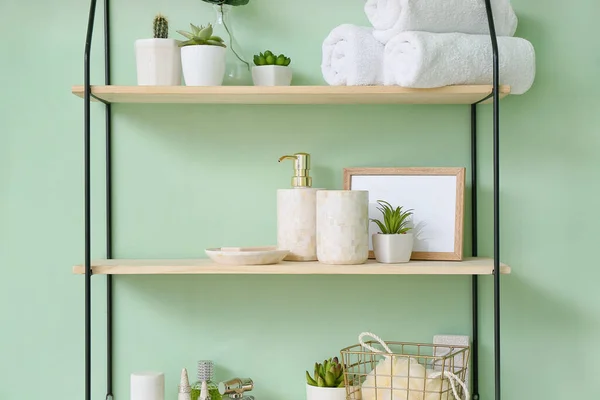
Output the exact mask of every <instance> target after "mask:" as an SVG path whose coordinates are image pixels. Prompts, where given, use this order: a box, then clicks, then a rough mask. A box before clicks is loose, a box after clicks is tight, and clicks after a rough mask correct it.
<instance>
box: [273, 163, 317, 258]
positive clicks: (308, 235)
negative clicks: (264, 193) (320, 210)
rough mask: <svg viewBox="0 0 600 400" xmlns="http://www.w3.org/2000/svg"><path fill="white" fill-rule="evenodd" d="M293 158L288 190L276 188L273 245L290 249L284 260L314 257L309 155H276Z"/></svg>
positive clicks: (314, 217) (313, 196)
mask: <svg viewBox="0 0 600 400" xmlns="http://www.w3.org/2000/svg"><path fill="white" fill-rule="evenodd" d="M288 159H289V160H294V176H293V177H292V189H279V190H277V247H278V248H280V249H286V250H290V253H289V254H288V256H287V257H286V258H285V260H286V261H316V260H317V191H318V190H319V189H313V188H312V178H311V177H310V154H307V153H296V154H294V155H290V156H283V157H281V158H279V162H281V161H283V160H288Z"/></svg>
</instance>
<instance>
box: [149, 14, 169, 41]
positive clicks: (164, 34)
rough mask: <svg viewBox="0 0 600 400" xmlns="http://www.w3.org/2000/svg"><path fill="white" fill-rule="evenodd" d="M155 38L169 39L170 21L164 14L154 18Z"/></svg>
mask: <svg viewBox="0 0 600 400" xmlns="http://www.w3.org/2000/svg"><path fill="white" fill-rule="evenodd" d="M153 25H154V38H155V39H167V38H168V37H169V21H167V18H166V17H165V16H164V15H162V14H157V15H156V17H154V22H153Z"/></svg>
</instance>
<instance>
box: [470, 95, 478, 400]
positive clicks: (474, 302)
mask: <svg viewBox="0 0 600 400" xmlns="http://www.w3.org/2000/svg"><path fill="white" fill-rule="evenodd" d="M477 235H478V229H477V104H472V105H471V249H472V255H473V257H477V255H478V243H477ZM478 284H479V282H478V277H477V275H473V277H472V278H471V307H472V310H471V315H472V317H473V321H472V325H471V326H472V332H473V333H472V336H473V337H472V346H471V347H472V355H473V365H472V367H473V373H472V376H473V400H478V399H479V317H478V315H479V314H478V312H479V287H478Z"/></svg>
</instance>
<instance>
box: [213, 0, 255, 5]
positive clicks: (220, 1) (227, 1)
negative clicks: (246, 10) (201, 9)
mask: <svg viewBox="0 0 600 400" xmlns="http://www.w3.org/2000/svg"><path fill="white" fill-rule="evenodd" d="M202 1H205V2H207V3H210V4H216V5H218V6H223V5H225V6H235V7H237V6H245V5H246V4H248V2H249V1H250V0H202Z"/></svg>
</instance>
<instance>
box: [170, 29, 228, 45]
mask: <svg viewBox="0 0 600 400" xmlns="http://www.w3.org/2000/svg"><path fill="white" fill-rule="evenodd" d="M190 26H191V27H192V31H191V32H186V31H177V33H179V34H180V35H183V36H185V37H186V38H187V40H185V41H179V47H184V46H197V45H200V46H221V47H227V46H226V45H225V43H223V39H221V38H220V37H218V36H213V28H212V25H211V24H208V26H206V27H204V26H200V27H198V26H196V25H194V24H190Z"/></svg>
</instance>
